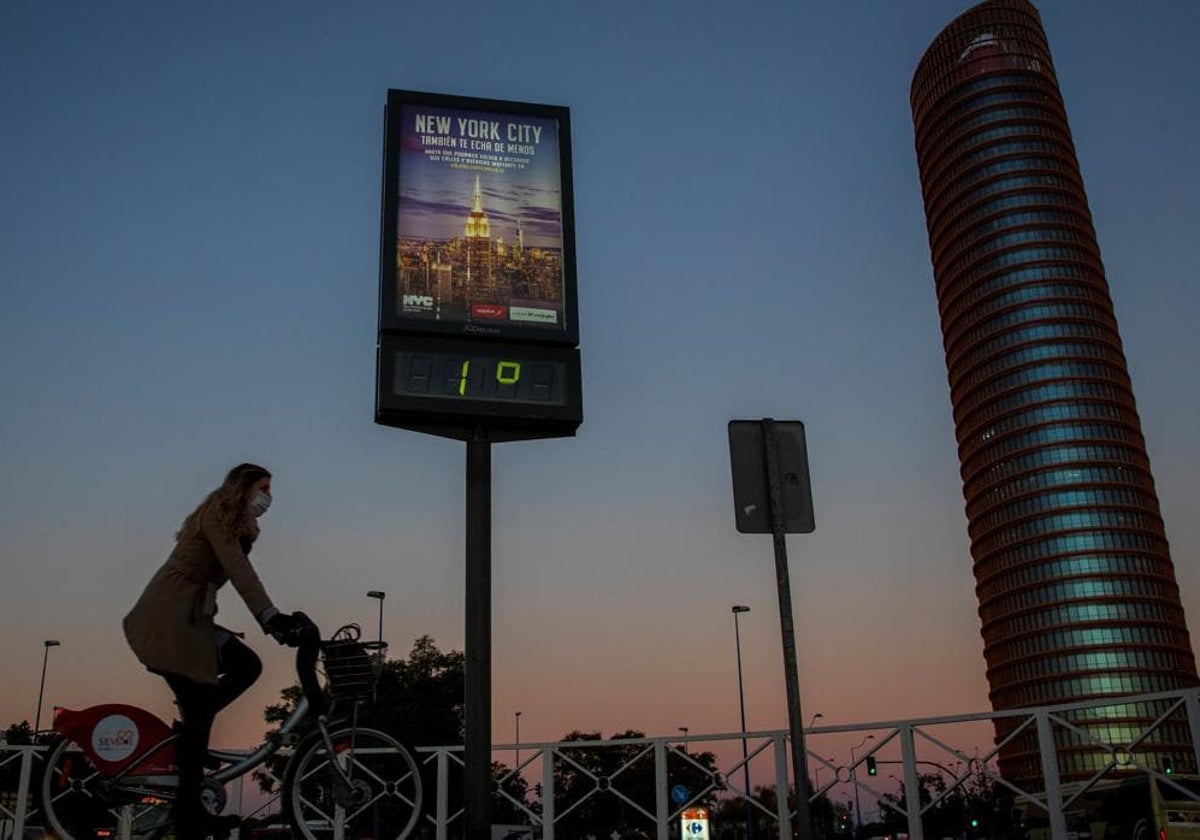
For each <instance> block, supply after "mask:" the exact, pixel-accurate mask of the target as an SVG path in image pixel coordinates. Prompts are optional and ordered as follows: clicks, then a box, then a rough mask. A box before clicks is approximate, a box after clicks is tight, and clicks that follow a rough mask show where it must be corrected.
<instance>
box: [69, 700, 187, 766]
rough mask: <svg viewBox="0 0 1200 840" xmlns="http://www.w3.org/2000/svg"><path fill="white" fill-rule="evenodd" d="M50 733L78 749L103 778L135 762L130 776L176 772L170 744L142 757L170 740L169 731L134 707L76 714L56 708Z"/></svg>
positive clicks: (120, 705) (108, 707)
mask: <svg viewBox="0 0 1200 840" xmlns="http://www.w3.org/2000/svg"><path fill="white" fill-rule="evenodd" d="M54 729H55V731H57V732H59V733H61V734H62V735H63V736H65V737H66V738H68V739H69V740H71V741H73V742H74V743H75V744H76V745H78V746H79V748H80V749H82V750H83V752H84V754H85V755H87V757H88V759H89V760H90V761H91V762H92V763H93V764H94V765H95V766H96V769H97V770H99V771H100V772H101V773H103V774H106V775H107V774H110V773H116V772H119V771H121V770H124V769H125V768H126V767H128V766H129V765H130V764H131V763H132V762H134V761H138V759H141V760H140V761H138V764H137V766H136V767H133V768H131V770H130V772H131V773H132V774H134V775H139V776H140V775H157V774H163V773H175V772H176V767H175V744H174V743H173V742H172V743H170V744H166V745H164V746H161V747H159V748H158V749H156V750H154V751H153V752H152V753H150V754H149V755H147V754H146V753H147V751H149V750H151V749H152V748H153V747H154V746H155V745H156V744H161V743H162V742H163V741H164V740H165V739H167V738H169V737H170V736H171V734H172V732H171V727H170V726H168V725H167V724H166V723H163V721H162V720H161V719H160V718H159V717H157V716H155V715H153V714H151V713H150V712H148V711H146V710H145V709H139V708H138V707H137V706H128V705H125V704H123V703H104V704H102V705H99V706H90V707H89V708H86V709H80V710H79V711H74V710H72V709H64V708H61V707H60V708H57V709H55V710H54Z"/></svg>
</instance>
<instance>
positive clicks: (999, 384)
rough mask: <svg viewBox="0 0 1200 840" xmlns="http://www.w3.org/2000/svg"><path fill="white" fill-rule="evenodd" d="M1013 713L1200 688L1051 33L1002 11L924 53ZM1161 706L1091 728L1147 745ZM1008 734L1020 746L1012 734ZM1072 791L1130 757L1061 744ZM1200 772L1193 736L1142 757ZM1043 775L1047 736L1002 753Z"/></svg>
mask: <svg viewBox="0 0 1200 840" xmlns="http://www.w3.org/2000/svg"><path fill="white" fill-rule="evenodd" d="M911 105H912V114H913V123H914V127H915V131H916V152H917V161H918V165H919V168H920V175H921V188H922V192H923V195H924V200H925V214H926V222H927V228H928V232H929V246H930V251H931V257H932V261H933V271H934V278H935V281H936V287H937V299H938V307H939V310H940V314H941V324H942V334H943V341H944V348H945V353H946V366H947V369H948V372H949V378H950V392H951V402H952V404H953V411H954V422H955V427H956V434H957V438H958V451H959V460H960V463H961V470H962V480H963V494H964V496H965V499H966V510H967V518H968V522H969V525H968V527H969V531H970V538H971V555H972V559H973V561H974V572H975V580H976V594H977V596H978V598H979V616H980V621H981V625H982V634H983V640H984V656H985V659H986V662H987V676H988V682H989V686H990V697H991V702H992V706H993V708H995V709H1009V708H1020V707H1028V706H1035V705H1049V704H1055V703H1063V702H1068V701H1073V700H1080V699H1088V698H1095V697H1104V696H1112V697H1119V696H1123V695H1134V694H1142V693H1147V692H1154V691H1168V690H1175V689H1180V688H1184V687H1190V686H1193V685H1195V684H1196V682H1197V678H1196V665H1195V658H1194V656H1193V653H1192V648H1191V642H1190V640H1189V637H1188V630H1187V625H1186V623H1185V620H1184V614H1183V609H1182V606H1181V604H1180V600H1179V589H1178V586H1177V584H1176V582H1175V572H1174V566H1173V565H1172V562H1171V557H1170V553H1169V550H1168V546H1167V540H1166V537H1165V535H1164V531H1163V522H1162V518H1161V516H1160V513H1159V504H1158V498H1157V496H1156V494H1155V489H1154V480H1153V477H1152V475H1151V472H1150V464H1149V459H1148V458H1147V456H1146V447H1145V442H1144V440H1143V437H1142V431H1141V422H1140V420H1139V418H1138V413H1137V409H1136V407H1135V404H1134V398H1133V392H1132V389H1131V385H1130V380H1129V374H1128V372H1127V369H1126V364H1125V358H1124V354H1123V352H1122V349H1121V340H1120V336H1119V335H1118V332H1117V322H1116V319H1115V318H1114V315H1113V306H1112V301H1111V299H1110V297H1109V293H1108V285H1107V281H1106V279H1105V275H1104V267H1103V265H1102V264H1101V260H1100V250H1099V247H1098V245H1097V243H1096V234H1095V231H1094V229H1093V227H1092V220H1091V214H1090V212H1089V210H1088V204H1087V197H1086V195H1085V194H1084V188H1083V180H1082V178H1081V176H1080V173H1079V164H1078V162H1077V160H1076V157H1075V149H1074V145H1073V143H1072V140H1071V134H1070V131H1069V129H1068V125H1067V115H1066V111H1065V110H1064V107H1063V100H1062V95H1061V93H1060V92H1059V88H1058V83H1057V80H1056V77H1055V72H1054V65H1053V62H1052V60H1051V56H1050V50H1049V46H1048V44H1047V41H1046V35H1045V32H1044V30H1043V28H1042V25H1041V19H1040V17H1039V15H1038V12H1037V10H1036V9H1035V8H1034V7H1033V6H1032V5H1031V4H1030V3H1028V2H1026V0H987V2H984V3H980V4H979V5H977V6H975V7H973V8H971V9H970V10H968V11H967V12H965V13H964V14H962V15H961V16H959V17H958V18H956V19H955V20H954V21H952V22H951V23H950V24H949V25H948V26H947V27H946V28H945V29H944V30H943V31H942V32H941V33H940V34H939V35H938V36H937V38H936V39H935V40H934V41H933V43H932V44H931V45H930V46H929V48H928V50H927V51H926V52H925V54H924V56H923V57H922V58H921V61H920V64H919V65H918V67H917V70H916V73H915V75H914V77H913V82H912V91H911ZM1163 711H1164V708H1163V707H1162V705H1161V704H1160V703H1131V704H1125V705H1121V706H1113V707H1109V709H1108V710H1107V712H1109V713H1111V714H1110V716H1107V717H1091V718H1087V719H1077V720H1074V721H1072V722H1073V724H1074V725H1075V726H1077V727H1078V728H1079V730H1080V732H1081V733H1086V735H1090V736H1093V737H1095V738H1097V739H1099V740H1101V741H1104V742H1107V743H1110V744H1129V743H1132V742H1133V741H1134V739H1136V738H1137V737H1138V735H1139V734H1140V733H1141V732H1142V730H1143V729H1144V728H1145V727H1146V726H1148V725H1149V724H1151V723H1153V722H1154V721H1155V720H1156V719H1157V718H1158V717H1159V716H1160V715H1161V714H1162V713H1163ZM997 729H998V731H997V737H998V738H999V739H1002V738H1004V737H1006V736H1007V735H1008V734H1009V730H1007V729H1005V728H1004V726H1003V725H998V727H997ZM1056 739H1057V740H1056V746H1057V749H1058V757H1059V767H1060V772H1061V773H1062V776H1063V778H1064V779H1080V778H1088V777H1090V776H1091V775H1092V774H1093V773H1095V772H1096V771H1097V770H1099V769H1101V768H1102V767H1104V766H1105V765H1106V764H1107V762H1108V761H1109V759H1110V758H1111V756H1110V755H1109V754H1108V753H1106V752H1103V751H1101V750H1098V749H1096V748H1095V746H1094V744H1092V743H1091V742H1090V740H1089V738H1088V737H1086V736H1085V735H1084V734H1079V733H1073V732H1071V731H1070V730H1069V729H1066V728H1063V729H1062V730H1061V731H1059V732H1057V733H1056ZM1131 752H1132V753H1133V756H1134V758H1136V760H1137V761H1138V762H1140V763H1144V764H1148V765H1150V766H1159V765H1160V762H1162V761H1163V758H1164V756H1169V757H1170V758H1171V759H1172V761H1173V764H1174V768H1175V769H1176V770H1177V771H1179V770H1191V771H1194V770H1195V767H1194V764H1195V761H1194V758H1193V757H1192V756H1193V753H1192V750H1191V747H1190V738H1189V737H1188V730H1187V725H1186V722H1181V721H1180V720H1177V719H1175V718H1171V719H1169V720H1168V721H1167V723H1166V724H1164V725H1163V726H1162V727H1160V728H1159V729H1157V730H1156V731H1155V732H1154V733H1153V734H1152V735H1151V736H1150V737H1149V738H1147V739H1145V740H1144V741H1142V742H1140V743H1139V744H1137V745H1136V746H1135V747H1134V749H1133V750H1132V751H1131ZM1000 758H1001V761H1000V766H1001V771H1002V772H1003V773H1004V774H1005V775H1006V776H1008V777H1010V778H1015V779H1025V780H1032V779H1035V778H1036V777H1038V776H1039V775H1040V762H1039V759H1038V752H1037V740H1036V734H1035V733H1033V732H1028V733H1020V734H1018V735H1017V736H1016V737H1015V738H1014V739H1013V740H1012V741H1010V742H1009V743H1008V744H1007V745H1006V746H1005V747H1004V748H1003V749H1002V751H1001V754H1000Z"/></svg>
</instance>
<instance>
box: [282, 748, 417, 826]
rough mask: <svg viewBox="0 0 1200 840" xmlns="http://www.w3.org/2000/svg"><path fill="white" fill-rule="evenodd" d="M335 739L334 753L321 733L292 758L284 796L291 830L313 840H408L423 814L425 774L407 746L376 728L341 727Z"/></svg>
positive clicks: (286, 773) (284, 782)
mask: <svg viewBox="0 0 1200 840" xmlns="http://www.w3.org/2000/svg"><path fill="white" fill-rule="evenodd" d="M330 740H331V741H332V742H333V748H334V753H333V755H330V754H329V751H328V750H327V749H326V747H325V742H324V740H323V739H322V738H321V733H319V732H316V733H313V734H312V735H310V736H309V737H308V738H306V739H305V740H304V741H303V742H301V743H300V745H299V746H297V747H296V752H295V754H294V755H293V757H292V760H291V761H289V762H288V766H287V770H286V772H285V773H284V781H283V799H284V802H286V803H287V808H288V818H289V820H290V821H291V824H292V829H293V830H294V831H295V832H297V833H299V834H300V835H301V836H303V837H306V838H308V840H343V838H345V840H351V839H352V838H368V837H369V838H375V839H376V840H404V838H405V837H407V836H408V835H409V834H410V833H411V832H412V830H413V828H414V827H415V826H416V824H417V820H418V818H419V817H420V815H421V773H420V770H419V769H418V768H417V763H416V762H415V761H413V757H412V756H411V755H410V754H409V752H408V750H406V749H405V748H404V747H403V746H401V745H400V742H399V741H397V740H396V739H395V738H393V737H392V736H390V735H388V734H387V733H386V732H380V731H379V730H377V729H363V728H358V729H352V728H345V729H338V730H335V731H333V732H331V733H330ZM335 763H336V766H337V767H338V768H341V770H342V771H343V772H344V773H345V774H346V775H347V776H349V778H350V783H349V784H348V785H347V784H346V783H345V782H344V781H343V780H342V778H341V776H340V775H339V774H338V772H337V770H336V769H335V767H334V764H335Z"/></svg>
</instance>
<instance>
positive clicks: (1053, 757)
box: [1034, 711, 1067, 840]
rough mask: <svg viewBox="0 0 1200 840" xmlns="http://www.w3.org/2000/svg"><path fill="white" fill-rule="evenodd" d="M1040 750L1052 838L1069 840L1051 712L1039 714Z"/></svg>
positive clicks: (1037, 716)
mask: <svg viewBox="0 0 1200 840" xmlns="http://www.w3.org/2000/svg"><path fill="white" fill-rule="evenodd" d="M1034 717H1035V719H1036V720H1037V735H1038V750H1039V751H1040V752H1041V754H1042V778H1043V779H1044V780H1045V782H1046V811H1047V812H1049V817H1050V836H1051V837H1052V838H1053V840H1067V820H1066V817H1065V816H1064V815H1063V798H1062V785H1061V783H1060V781H1059V775H1058V750H1057V749H1055V745H1054V726H1053V725H1052V724H1051V723H1050V713H1049V712H1045V711H1042V712H1037V713H1036V714H1035V715H1034Z"/></svg>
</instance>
